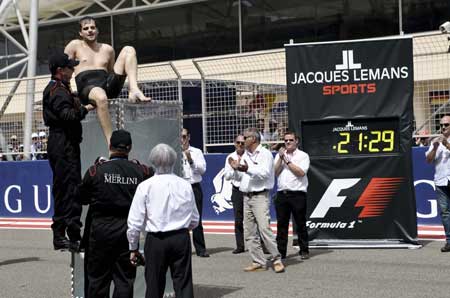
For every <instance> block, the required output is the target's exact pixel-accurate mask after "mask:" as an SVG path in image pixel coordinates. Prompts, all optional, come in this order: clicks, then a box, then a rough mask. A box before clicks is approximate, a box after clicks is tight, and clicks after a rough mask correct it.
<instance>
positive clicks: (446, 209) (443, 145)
mask: <svg viewBox="0 0 450 298" xmlns="http://www.w3.org/2000/svg"><path fill="white" fill-rule="evenodd" d="M440 126H441V132H442V135H441V136H439V137H438V138H435V139H433V140H432V141H431V146H430V148H428V151H427V152H426V153H425V158H426V161H427V162H428V163H433V164H434V167H435V174H434V183H435V185H436V194H437V201H438V204H439V207H440V208H439V209H440V211H441V214H440V215H441V220H442V225H443V226H444V231H445V239H446V243H445V246H444V247H442V248H441V252H450V186H449V181H450V116H444V117H442V119H441V121H440Z"/></svg>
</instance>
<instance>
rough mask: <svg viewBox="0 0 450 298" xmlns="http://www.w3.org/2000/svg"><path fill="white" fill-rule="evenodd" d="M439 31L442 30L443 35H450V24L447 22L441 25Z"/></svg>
mask: <svg viewBox="0 0 450 298" xmlns="http://www.w3.org/2000/svg"><path fill="white" fill-rule="evenodd" d="M439 30H441V32H442V33H450V22H448V21H447V22H445V23H443V24H442V25H440V26H439Z"/></svg>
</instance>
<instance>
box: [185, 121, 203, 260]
mask: <svg viewBox="0 0 450 298" xmlns="http://www.w3.org/2000/svg"><path fill="white" fill-rule="evenodd" d="M190 139H191V135H190V133H189V131H188V130H187V129H186V128H183V130H182V131H181V149H182V150H183V159H182V164H183V178H184V179H185V180H186V181H188V182H189V183H190V184H191V185H192V190H193V191H194V196H195V202H196V204H197V209H198V212H199V214H200V220H199V223H198V226H197V227H196V228H195V229H194V230H193V231H192V239H193V242H194V247H195V253H196V254H197V256H199V257H202V258H208V257H209V254H208V252H207V251H206V245H205V236H204V233H203V225H202V211H203V191H202V188H201V186H200V182H201V181H202V175H203V174H204V173H205V171H206V161H205V157H204V156H203V153H202V151H201V150H200V149H197V148H195V147H192V146H191V145H190V144H189V141H190Z"/></svg>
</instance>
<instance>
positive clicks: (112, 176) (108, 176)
mask: <svg viewBox="0 0 450 298" xmlns="http://www.w3.org/2000/svg"><path fill="white" fill-rule="evenodd" d="M152 175H153V170H152V169H151V168H148V167H147V166H145V165H141V164H139V163H137V162H136V161H129V160H128V159H126V158H112V159H111V160H110V161H106V162H103V163H100V164H97V165H94V166H91V167H90V168H89V170H88V171H87V172H86V174H85V175H84V178H83V182H82V185H81V187H80V199H81V200H82V204H84V205H86V204H89V205H90V209H89V212H92V213H91V214H92V216H93V217H102V216H108V217H109V216H113V217H120V218H126V217H127V216H128V211H129V209H130V206H131V202H132V200H133V196H134V193H135V192H136V188H137V186H138V184H139V183H141V182H142V181H144V180H145V179H147V178H149V177H151V176H152Z"/></svg>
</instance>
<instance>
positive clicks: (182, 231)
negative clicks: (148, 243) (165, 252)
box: [148, 228, 189, 236]
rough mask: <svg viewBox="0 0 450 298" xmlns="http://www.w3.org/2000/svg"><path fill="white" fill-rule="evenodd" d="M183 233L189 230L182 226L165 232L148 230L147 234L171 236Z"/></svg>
mask: <svg viewBox="0 0 450 298" xmlns="http://www.w3.org/2000/svg"><path fill="white" fill-rule="evenodd" d="M184 233H189V230H188V229H185V228H183V229H179V230H173V231H167V232H148V234H150V235H154V236H172V235H176V234H184Z"/></svg>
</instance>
